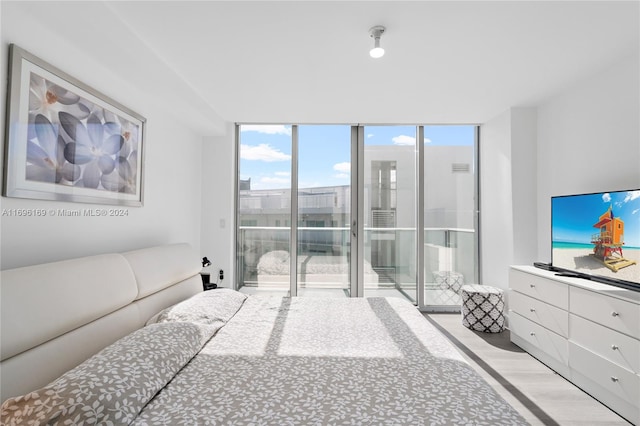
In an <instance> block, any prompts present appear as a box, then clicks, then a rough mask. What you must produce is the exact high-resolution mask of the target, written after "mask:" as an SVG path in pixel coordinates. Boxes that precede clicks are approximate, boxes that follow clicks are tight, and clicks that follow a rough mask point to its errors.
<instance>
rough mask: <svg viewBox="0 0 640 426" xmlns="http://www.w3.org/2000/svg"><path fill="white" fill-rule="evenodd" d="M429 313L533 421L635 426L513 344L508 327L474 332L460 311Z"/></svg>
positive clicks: (556, 423)
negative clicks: (467, 325)
mask: <svg viewBox="0 0 640 426" xmlns="http://www.w3.org/2000/svg"><path fill="white" fill-rule="evenodd" d="M424 315H425V317H426V318H427V320H429V321H431V322H432V323H433V324H435V325H436V326H438V327H439V328H440V330H441V331H442V332H443V333H444V334H445V335H446V336H447V337H448V338H449V340H451V341H452V342H453V344H454V345H456V346H457V347H458V349H459V350H460V352H462V354H463V355H464V356H465V358H467V360H468V361H469V363H470V364H471V365H472V366H473V367H474V368H475V369H476V371H478V372H479V373H480V375H481V376H482V377H484V378H485V380H487V382H489V383H490V384H491V385H492V386H493V387H494V388H495V389H496V390H497V391H498V393H500V395H501V396H502V397H503V398H504V399H506V400H507V401H508V402H509V403H510V404H511V405H512V406H513V407H514V408H515V409H517V410H518V411H519V412H520V413H521V414H522V415H523V416H524V417H525V419H526V420H527V421H528V422H529V423H531V424H532V425H563V426H564V425H572V426H573V425H589V426H592V425H593V426H600V425H629V423H628V422H627V421H625V420H624V419H623V418H622V417H620V416H618V415H617V414H616V413H614V412H613V411H611V410H610V409H608V408H607V407H605V406H604V405H602V404H601V403H599V402H598V401H597V400H595V399H593V398H592V397H591V396H589V395H588V394H586V393H585V392H583V391H582V390H580V389H579V388H577V387H576V386H574V385H573V384H571V383H570V382H568V381H567V380H565V379H564V378H563V377H562V376H560V375H558V374H556V373H555V372H553V370H551V369H549V368H548V367H546V366H545V365H544V364H542V363H541V362H539V361H538V360H536V359H535V358H533V357H532V356H531V355H529V354H528V353H526V352H524V351H523V350H522V349H520V348H519V347H518V346H516V345H514V344H513V343H511V342H510V340H509V331H508V330H505V331H504V332H502V333H495V334H492V333H480V332H475V331H472V330H469V329H467V328H465V327H464V326H463V325H462V322H461V318H460V314H459V313H458V314H447V313H442V314H440V313H437V314H434V313H429V314H424Z"/></svg>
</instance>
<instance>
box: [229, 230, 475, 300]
mask: <svg viewBox="0 0 640 426" xmlns="http://www.w3.org/2000/svg"><path fill="white" fill-rule="evenodd" d="M364 231H365V235H364V243H365V265H364V291H365V296H375V295H394V296H399V297H404V298H407V299H409V300H411V301H412V302H415V301H416V255H415V244H416V243H415V229H413V228H365V230H364ZM298 232H299V234H298V259H297V263H298V269H297V273H298V278H297V282H298V289H299V294H301V293H307V294H308V293H318V294H322V295H325V296H328V295H339V296H341V297H348V296H349V291H350V290H349V287H350V286H349V276H350V274H349V271H350V265H349V252H350V235H349V232H350V230H349V228H346V227H327V228H315V227H300V228H298ZM424 241H425V247H424V267H425V270H424V276H425V304H428V305H446V306H450V305H459V303H460V299H459V295H458V290H459V287H460V285H461V284H462V282H464V281H466V282H476V279H475V278H474V277H475V276H476V266H475V262H474V260H473V259H474V258H475V232H474V231H473V230H469V229H450V228H430V229H425V238H424ZM289 244H290V230H289V228H285V227H254V226H242V227H240V228H239V234H238V288H239V289H240V290H241V291H242V289H243V288H244V291H245V292H252V291H253V292H257V291H256V290H266V291H273V292H280V293H282V292H285V293H286V292H288V290H289V281H290V273H289V271H290V259H289Z"/></svg>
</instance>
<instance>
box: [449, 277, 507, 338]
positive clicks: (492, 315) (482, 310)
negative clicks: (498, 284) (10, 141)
mask: <svg viewBox="0 0 640 426" xmlns="http://www.w3.org/2000/svg"><path fill="white" fill-rule="evenodd" d="M460 295H461V296H462V325H464V326H465V327H467V328H470V329H471V330H475V331H484V332H487V333H500V332H501V331H502V330H504V296H503V293H502V290H501V289H499V288H495V287H491V286H488V285H478V284H467V285H463V286H462V288H461V289H460Z"/></svg>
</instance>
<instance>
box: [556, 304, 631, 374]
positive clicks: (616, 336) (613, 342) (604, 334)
mask: <svg viewBox="0 0 640 426" xmlns="http://www.w3.org/2000/svg"><path fill="white" fill-rule="evenodd" d="M569 330H570V335H569V340H570V341H572V342H574V343H577V344H578V345H580V346H582V347H584V348H586V349H589V350H590V351H593V352H595V353H596V354H598V355H600V356H601V357H603V358H606V359H607V360H609V361H611V362H613V363H615V364H618V365H619V366H621V367H624V368H626V369H627V370H630V371H633V372H635V373H638V372H640V340H636V339H634V338H632V337H629V336H627V335H626V334H622V333H619V332H617V331H614V330H611V329H610V328H607V327H603V326H601V325H599V324H595V323H593V322H591V321H588V320H586V319H584V318H581V317H578V316H576V315H573V314H571V315H570V316H569Z"/></svg>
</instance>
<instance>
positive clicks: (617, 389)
mask: <svg viewBox="0 0 640 426" xmlns="http://www.w3.org/2000/svg"><path fill="white" fill-rule="evenodd" d="M569 353H570V357H571V361H570V363H569V367H570V368H571V369H572V370H575V371H577V372H578V373H580V374H581V375H583V376H585V377H588V378H589V380H591V381H593V382H594V383H596V384H597V385H598V386H600V387H602V388H604V389H606V390H607V391H608V392H611V393H612V394H614V395H616V396H617V397H618V398H621V399H623V400H625V401H627V402H629V403H631V404H632V405H636V404H638V401H639V400H640V376H638V375H636V374H633V373H632V372H631V371H629V370H627V369H625V368H622V367H620V366H618V365H616V364H614V363H612V362H609V361H607V360H606V359H604V358H602V357H600V356H598V355H596V354H594V353H593V352H591V351H589V350H587V349H585V348H583V347H581V346H579V345H576V344H575V343H573V342H569ZM596 397H597V396H596Z"/></svg>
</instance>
